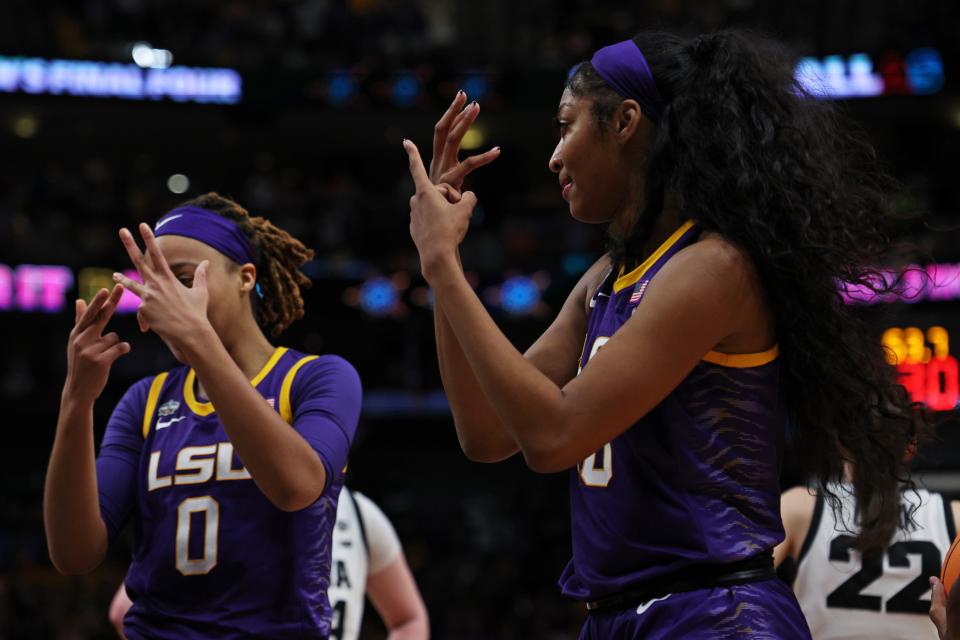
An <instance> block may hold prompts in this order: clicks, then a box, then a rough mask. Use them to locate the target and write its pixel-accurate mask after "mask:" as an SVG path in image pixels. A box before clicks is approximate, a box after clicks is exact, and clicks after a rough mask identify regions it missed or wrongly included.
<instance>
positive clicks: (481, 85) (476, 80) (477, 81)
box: [460, 74, 490, 100]
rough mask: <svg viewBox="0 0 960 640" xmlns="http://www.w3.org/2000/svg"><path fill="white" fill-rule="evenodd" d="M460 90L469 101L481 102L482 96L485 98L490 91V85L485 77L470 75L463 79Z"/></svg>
mask: <svg viewBox="0 0 960 640" xmlns="http://www.w3.org/2000/svg"><path fill="white" fill-rule="evenodd" d="M460 88H461V89H463V91H464V93H466V94H467V95H468V96H469V97H470V99H471V100H483V98H484V96H486V95H487V92H488V91H489V90H490V83H489V82H488V81H487V78H486V77H485V76H482V75H479V74H471V75H469V76H466V77H465V78H464V79H463V84H462V85H461V87H460Z"/></svg>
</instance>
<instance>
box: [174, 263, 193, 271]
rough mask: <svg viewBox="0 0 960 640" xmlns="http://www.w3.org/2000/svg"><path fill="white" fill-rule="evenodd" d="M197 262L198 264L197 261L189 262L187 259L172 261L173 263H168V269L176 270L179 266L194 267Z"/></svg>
mask: <svg viewBox="0 0 960 640" xmlns="http://www.w3.org/2000/svg"><path fill="white" fill-rule="evenodd" d="M197 264H198V263H196V262H189V261H185V262H173V263H171V264H170V270H171V271H176V270H177V269H179V268H181V267H194V268H196V266H197Z"/></svg>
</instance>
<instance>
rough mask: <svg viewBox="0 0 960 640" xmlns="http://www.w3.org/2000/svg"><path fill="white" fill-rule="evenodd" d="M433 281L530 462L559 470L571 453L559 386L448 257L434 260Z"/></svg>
mask: <svg viewBox="0 0 960 640" xmlns="http://www.w3.org/2000/svg"><path fill="white" fill-rule="evenodd" d="M430 280H431V281H432V282H431V285H432V286H433V288H434V297H435V299H436V300H437V301H438V304H440V306H441V307H442V309H443V311H444V314H445V316H446V318H447V320H448V321H449V323H450V327H451V328H452V329H453V333H454V334H455V336H456V339H457V342H458V343H459V345H460V347H461V349H462V350H463V354H464V356H465V358H466V360H467V362H468V363H469V367H470V369H472V371H473V373H474V374H475V375H476V379H477V382H478V384H479V387H480V388H481V389H482V391H483V393H484V394H485V395H486V397H487V398H488V400H489V402H490V404H491V405H492V406H493V407H494V410H495V411H496V414H497V415H498V416H499V418H500V420H501V423H502V424H503V426H504V429H505V430H506V432H507V433H508V434H509V435H510V436H511V437H512V438H513V440H514V441H515V442H516V443H517V445H518V446H519V448H520V450H521V451H522V452H523V455H524V457H525V458H526V460H527V463H528V464H529V466H530V467H531V468H533V469H534V470H537V471H554V470H559V468H558V467H562V466H563V465H560V464H559V462H558V461H559V460H563V459H565V458H566V457H568V456H565V455H564V451H563V449H564V447H565V446H566V443H565V442H564V437H563V436H564V433H565V432H566V431H567V429H565V426H564V425H565V423H564V418H565V416H564V413H563V406H562V405H563V392H562V391H561V389H560V388H559V387H558V386H557V385H556V384H555V383H554V382H553V381H552V380H550V378H548V377H547V376H546V375H545V374H543V373H542V372H541V371H540V370H539V369H537V367H536V366H534V365H533V363H531V362H530V361H529V360H527V359H526V358H525V357H524V356H523V354H521V353H520V352H519V351H518V350H517V349H516V348H515V347H514V346H513V345H512V344H511V343H510V341H509V340H508V339H507V337H506V336H504V335H503V333H502V332H501V331H500V330H499V328H497V326H496V324H495V323H494V321H493V318H491V317H490V314H488V313H487V311H486V309H484V307H483V304H482V303H481V302H480V300H479V298H477V295H476V293H474V291H473V289H471V288H470V285H469V283H467V281H466V279H465V278H464V277H463V274H462V272H458V271H457V270H456V269H455V268H454V265H453V264H452V263H451V262H450V261H449V259H448V260H446V261H444V262H443V263H442V264H436V265H431V277H430Z"/></svg>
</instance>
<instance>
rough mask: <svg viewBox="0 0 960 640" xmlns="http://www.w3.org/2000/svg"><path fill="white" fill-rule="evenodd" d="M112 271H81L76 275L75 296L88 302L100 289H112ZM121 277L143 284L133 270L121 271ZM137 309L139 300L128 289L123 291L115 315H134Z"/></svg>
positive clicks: (95, 268) (96, 269)
mask: <svg viewBox="0 0 960 640" xmlns="http://www.w3.org/2000/svg"><path fill="white" fill-rule="evenodd" d="M113 271H114V270H113V269H103V268H99V267H87V268H86V269H81V270H80V272H79V273H77V295H78V296H79V297H81V298H83V299H84V300H90V299H91V298H93V296H95V295H97V291H99V290H100V289H112V288H113V285H114V282H113ZM123 275H125V276H127V277H128V278H130V279H131V280H135V281H136V282H143V280H142V279H141V278H140V274H139V273H137V272H136V270H134V269H128V270H125V271H123ZM139 308H140V298H139V297H138V296H137V295H136V294H135V293H133V292H132V291H130V290H129V289H125V290H124V292H123V295H122V296H120V301H119V302H118V303H117V313H118V314H124V313H136V311H137V309H139Z"/></svg>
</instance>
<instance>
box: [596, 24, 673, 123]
mask: <svg viewBox="0 0 960 640" xmlns="http://www.w3.org/2000/svg"><path fill="white" fill-rule="evenodd" d="M590 64H592V65H593V68H594V69H596V70H597V74H599V76H600V77H601V78H603V79H604V81H605V82H606V83H607V84H608V85H610V88H611V89H613V90H614V91H616V92H617V93H619V94H620V95H621V96H622V97H624V98H633V99H634V100H636V101H637V102H639V103H640V109H641V110H642V111H643V115H645V116H646V117H647V118H648V119H649V120H650V121H651V122H653V123H656V122H657V121H658V120H659V119H660V112H661V111H663V101H662V100H661V99H660V92H659V91H657V85H656V83H655V82H654V81H653V74H652V73H651V72H650V67H649V66H648V65H647V59H646V58H644V57H643V53H641V52H640V47H638V46H637V43H636V42H634V41H633V40H624V41H623V42H618V43H617V44H612V45H610V46H609V47H604V48H602V49H600V50H598V51H597V52H596V53H594V54H593V58H592V59H591V60H590Z"/></svg>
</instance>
